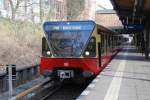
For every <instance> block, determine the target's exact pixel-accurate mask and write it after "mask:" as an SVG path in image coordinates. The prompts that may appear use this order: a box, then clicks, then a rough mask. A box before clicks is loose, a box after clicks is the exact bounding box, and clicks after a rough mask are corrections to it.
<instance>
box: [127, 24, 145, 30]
mask: <svg viewBox="0 0 150 100" xmlns="http://www.w3.org/2000/svg"><path fill="white" fill-rule="evenodd" d="M124 27H125V29H126V30H143V29H144V24H126V25H125V26H124Z"/></svg>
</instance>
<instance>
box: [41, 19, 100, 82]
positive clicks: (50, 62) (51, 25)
mask: <svg viewBox="0 0 150 100" xmlns="http://www.w3.org/2000/svg"><path fill="white" fill-rule="evenodd" d="M95 25H96V24H95V23H94V22H93V21H71V22H67V21H66V22H65V21H64V22H45V23H44V25H43V29H44V33H45V37H43V40H42V57H41V63H40V72H41V74H42V75H44V76H48V77H51V78H57V79H80V78H90V77H92V76H95V75H97V74H98V73H99V71H100V67H99V58H98V56H97V54H96V41H97V40H96V38H95V37H94V35H93V32H94V30H95Z"/></svg>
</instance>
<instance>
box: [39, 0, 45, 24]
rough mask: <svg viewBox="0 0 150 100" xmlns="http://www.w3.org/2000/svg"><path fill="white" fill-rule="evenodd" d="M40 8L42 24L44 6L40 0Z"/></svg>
mask: <svg viewBox="0 0 150 100" xmlns="http://www.w3.org/2000/svg"><path fill="white" fill-rule="evenodd" d="M39 7H40V22H41V23H42V22H43V14H44V13H43V6H42V0H39Z"/></svg>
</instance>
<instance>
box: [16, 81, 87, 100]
mask: <svg viewBox="0 0 150 100" xmlns="http://www.w3.org/2000/svg"><path fill="white" fill-rule="evenodd" d="M87 85H88V84H87V83H86V84H80V85H79V84H75V83H73V82H71V83H64V82H60V81H59V82H54V81H52V80H48V81H45V82H42V83H41V84H39V85H36V86H34V87H32V88H31V89H28V90H26V91H24V92H23V93H20V94H19V95H17V96H16V100H75V99H76V98H77V97H78V96H79V95H80V94H81V92H82V91H83V90H84V89H85V88H86V87H87Z"/></svg>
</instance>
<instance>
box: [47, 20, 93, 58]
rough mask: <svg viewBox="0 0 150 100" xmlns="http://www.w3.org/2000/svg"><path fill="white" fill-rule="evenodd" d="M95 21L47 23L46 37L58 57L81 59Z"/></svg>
mask: <svg viewBox="0 0 150 100" xmlns="http://www.w3.org/2000/svg"><path fill="white" fill-rule="evenodd" d="M94 25H95V24H94V22H93V21H81V22H46V23H45V24H44V31H45V36H46V38H47V41H48V44H49V47H50V48H51V51H52V53H53V55H54V56H56V57H79V56H80V55H81V54H82V51H83V50H84V49H85V46H86V44H87V43H88V41H89V38H90V37H91V34H92V31H93V29H94Z"/></svg>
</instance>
